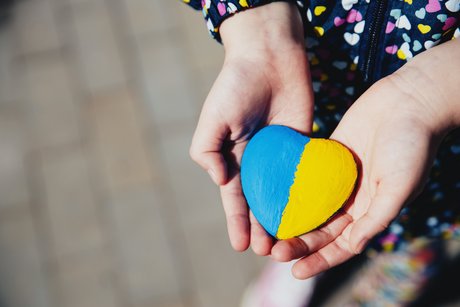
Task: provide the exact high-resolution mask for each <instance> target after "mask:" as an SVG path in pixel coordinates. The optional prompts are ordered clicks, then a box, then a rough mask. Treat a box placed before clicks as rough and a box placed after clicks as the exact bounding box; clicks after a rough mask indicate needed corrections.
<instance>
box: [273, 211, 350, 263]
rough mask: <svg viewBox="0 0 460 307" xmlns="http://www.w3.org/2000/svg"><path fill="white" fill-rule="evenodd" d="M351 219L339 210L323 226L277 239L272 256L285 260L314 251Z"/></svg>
mask: <svg viewBox="0 0 460 307" xmlns="http://www.w3.org/2000/svg"><path fill="white" fill-rule="evenodd" d="M352 221H353V219H352V217H351V216H350V215H349V214H348V213H346V212H339V213H338V214H337V215H336V216H335V217H334V218H333V219H331V220H330V221H329V222H327V223H326V224H325V225H324V226H322V227H320V228H318V229H316V230H314V231H312V232H309V233H307V234H304V235H302V236H300V237H297V238H292V239H288V240H283V241H278V242H277V243H276V244H275V246H273V248H272V251H271V255H272V258H273V259H274V260H277V261H282V262H285V261H291V260H294V259H298V258H301V257H304V256H306V255H308V254H311V253H314V252H315V251H317V250H319V249H320V248H322V247H324V246H326V245H327V244H329V243H330V242H332V241H333V240H335V238H337V237H338V236H339V235H340V234H342V233H343V231H344V229H345V228H346V227H347V226H348V225H350V223H351V222H352Z"/></svg>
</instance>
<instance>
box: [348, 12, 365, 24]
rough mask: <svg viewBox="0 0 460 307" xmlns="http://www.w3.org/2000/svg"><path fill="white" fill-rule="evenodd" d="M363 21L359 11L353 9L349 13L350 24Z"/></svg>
mask: <svg viewBox="0 0 460 307" xmlns="http://www.w3.org/2000/svg"><path fill="white" fill-rule="evenodd" d="M361 20H363V15H361V13H360V12H358V11H357V10H355V9H352V10H351V11H350V12H348V15H347V22H348V23H352V22H355V21H361Z"/></svg>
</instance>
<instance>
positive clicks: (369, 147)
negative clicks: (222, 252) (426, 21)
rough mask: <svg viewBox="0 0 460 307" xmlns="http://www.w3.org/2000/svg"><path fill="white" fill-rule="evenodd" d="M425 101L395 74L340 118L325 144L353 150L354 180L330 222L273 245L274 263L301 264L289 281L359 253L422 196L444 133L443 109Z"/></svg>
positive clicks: (403, 79)
mask: <svg viewBox="0 0 460 307" xmlns="http://www.w3.org/2000/svg"><path fill="white" fill-rule="evenodd" d="M427 98H428V96H424V95H423V94H421V93H420V92H419V89H417V88H415V87H414V84H412V83H411V82H410V81H409V79H408V78H407V74H405V73H404V72H401V73H396V74H394V75H393V76H390V77H388V78H386V79H383V80H381V81H379V82H378V83H376V84H375V85H374V86H373V87H371V88H370V89H369V90H368V91H367V92H366V93H365V94H364V95H363V96H361V97H360V98H359V99H358V100H357V101H356V102H355V104H354V105H353V106H352V107H351V108H350V109H349V110H348V111H347V112H346V114H345V116H344V117H343V119H342V120H341V122H340V123H339V125H338V127H337V128H336V130H335V131H334V133H333V135H332V136H331V139H335V140H337V141H339V142H341V143H342V144H344V145H345V146H347V147H348V148H349V149H351V151H352V152H353V153H354V156H355V160H356V161H357V163H358V168H359V172H360V177H359V178H358V182H357V186H356V188H355V193H354V195H353V197H352V198H351V199H350V200H349V202H348V203H347V204H346V206H345V207H344V209H343V210H342V211H341V212H340V213H339V214H338V215H337V216H335V217H334V218H333V219H332V220H331V221H329V222H328V223H327V224H325V225H324V226H322V227H320V228H319V229H317V230H315V231H313V232H310V233H308V234H305V235H302V236H300V237H298V238H293V239H289V240H285V241H279V242H277V243H276V244H275V246H274V247H273V249H272V251H271V253H272V257H273V258H274V259H276V260H279V261H290V260H293V259H298V258H300V260H298V261H297V263H296V264H295V265H294V266H293V269H292V271H293V274H294V276H295V277H297V278H300V279H305V278H308V277H311V276H313V275H316V274H318V273H320V272H322V271H325V270H327V269H329V268H330V267H333V266H335V265H338V264H340V263H342V262H344V261H346V260H348V259H349V258H351V257H353V256H354V255H356V254H358V253H360V252H361V251H362V250H363V249H364V247H365V246H366V244H367V243H368V242H369V240H370V239H371V238H372V237H374V236H375V235H376V234H378V233H379V232H381V231H383V230H384V229H385V228H386V227H387V226H388V225H389V224H390V223H391V221H392V220H393V219H394V218H395V217H396V216H397V215H398V213H399V212H400V210H401V209H402V207H403V205H404V204H406V203H407V202H408V201H410V200H412V199H413V198H414V197H415V196H417V194H418V193H419V192H420V191H421V189H422V188H423V186H424V184H425V181H426V179H427V176H428V173H429V170H430V168H431V165H432V162H433V159H434V155H435V153H436V150H437V148H438V145H439V143H440V141H441V139H442V137H443V134H444V131H445V129H444V127H442V126H443V122H445V120H444V119H443V116H444V114H443V113H442V112H441V109H442V108H437V107H436V106H437V104H436V103H433V101H431V99H427ZM430 98H431V97H430ZM438 100H439V98H438Z"/></svg>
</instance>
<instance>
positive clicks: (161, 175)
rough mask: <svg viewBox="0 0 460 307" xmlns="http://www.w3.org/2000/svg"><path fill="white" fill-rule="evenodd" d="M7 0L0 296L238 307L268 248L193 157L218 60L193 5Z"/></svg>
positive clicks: (158, 0) (6, 304)
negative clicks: (252, 247) (235, 232)
mask: <svg viewBox="0 0 460 307" xmlns="http://www.w3.org/2000/svg"><path fill="white" fill-rule="evenodd" d="M0 3H1V9H0V11H1V12H0V19H1V22H0V195H1V196H0V306H2V307H10V306H14V307H23V306H26V307H27V306H33V307H42V306H43V307H44V306H46V307H53V306H59V307H67V306H72V307H73V306H75V307H77V306H82V307H83V306H84V307H92V306H94V307H109V306H110V307H111V306H123V307H124V306H132V307H144V306H155V307H157V306H158V307H179V306H187V307H188V306H190V307H198V306H210V307H211V306H212V307H216V306H232V307H233V306H237V305H238V302H239V299H240V296H241V293H242V291H243V290H244V288H245V287H246V285H247V284H248V283H249V282H250V280H252V279H253V278H254V276H256V275H257V273H258V272H259V270H260V268H261V267H262V264H263V261H264V260H263V259H260V258H258V257H256V256H254V255H253V254H252V253H244V254H239V253H236V252H233V251H232V249H231V248H230V245H229V243H228V239H227V233H226V226H225V219H224V215H223V210H222V209H221V203H220V198H219V195H218V191H217V188H216V187H215V186H214V185H213V184H212V182H211V180H210V179H208V176H207V174H205V172H204V171H202V170H201V169H199V168H198V166H196V165H195V164H194V163H193V162H192V161H191V160H190V158H189V156H188V147H189V144H190V142H191V137H192V133H193V131H194V127H195V123H196V121H197V116H198V114H199V111H200V108H201V104H202V102H203V101H204V98H205V96H206V94H207V92H208V90H209V88H210V87H211V84H212V81H213V80H214V78H215V77H216V75H217V73H218V71H219V68H220V66H221V63H222V60H223V49H222V47H221V46H220V45H219V44H217V43H215V42H214V41H212V39H210V37H209V36H208V34H207V31H206V27H205V24H204V22H203V21H202V16H201V13H200V12H196V11H193V10H192V9H190V8H189V7H188V6H186V5H185V4H182V3H181V2H180V1H177V0H176V1H171V0H105V1H104V0H22V1H19V0H18V1H14V3H13V2H12V1H5V0H1V1H0ZM9 4H11V5H9Z"/></svg>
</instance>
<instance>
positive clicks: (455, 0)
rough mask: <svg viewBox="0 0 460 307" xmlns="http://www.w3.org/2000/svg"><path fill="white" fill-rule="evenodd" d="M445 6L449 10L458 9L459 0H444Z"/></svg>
mask: <svg viewBox="0 0 460 307" xmlns="http://www.w3.org/2000/svg"><path fill="white" fill-rule="evenodd" d="M446 8H447V9H448V10H449V11H451V12H454V13H456V12H458V11H460V0H449V1H447V2H446Z"/></svg>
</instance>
